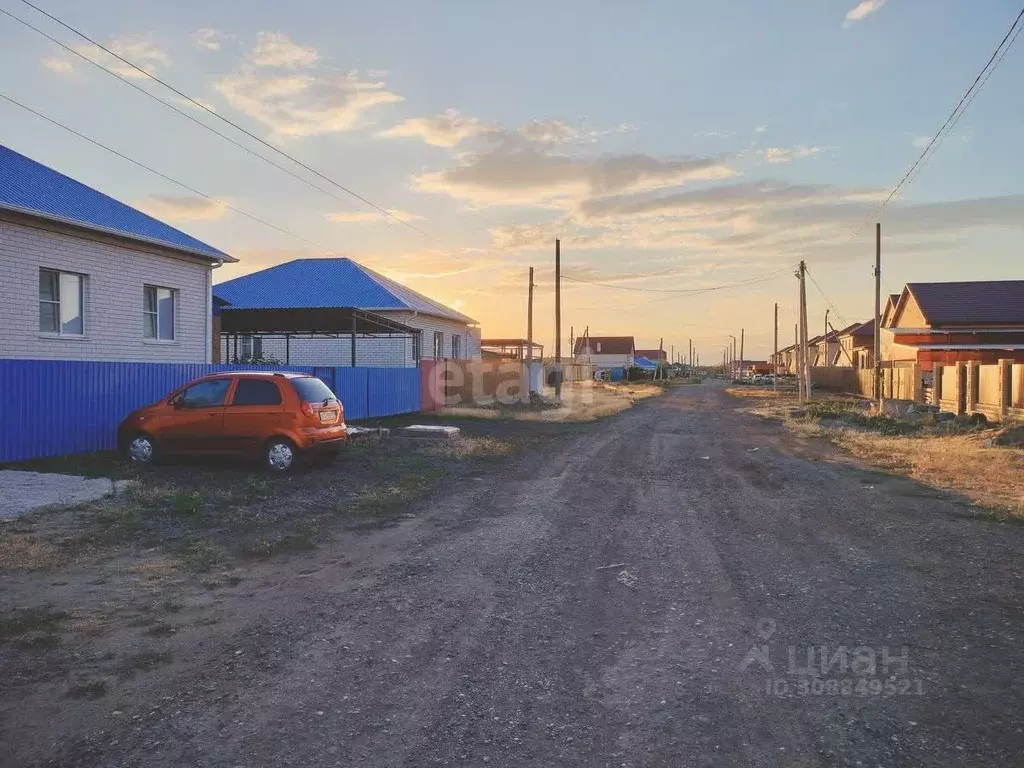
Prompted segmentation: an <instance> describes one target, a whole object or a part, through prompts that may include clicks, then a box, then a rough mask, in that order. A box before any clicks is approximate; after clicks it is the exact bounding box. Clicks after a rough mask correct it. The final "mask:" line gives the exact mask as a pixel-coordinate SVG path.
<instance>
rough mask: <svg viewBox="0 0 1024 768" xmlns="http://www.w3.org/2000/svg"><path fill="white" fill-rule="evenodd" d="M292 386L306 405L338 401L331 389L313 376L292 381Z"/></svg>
mask: <svg viewBox="0 0 1024 768" xmlns="http://www.w3.org/2000/svg"><path fill="white" fill-rule="evenodd" d="M292 386H293V387H295V392H296V393H297V394H298V395H299V399H300V400H302V402H304V403H322V402H323V401H324V400H328V399H330V400H337V399H338V398H337V397H336V396H335V394H334V393H333V392H331V388H330V387H328V386H327V385H326V384H324V383H323V382H322V381H320V379H317V378H315V377H313V376H302V377H299V378H296V379H292Z"/></svg>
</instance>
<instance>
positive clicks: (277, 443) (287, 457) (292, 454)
mask: <svg viewBox="0 0 1024 768" xmlns="http://www.w3.org/2000/svg"><path fill="white" fill-rule="evenodd" d="M296 458H297V451H296V450H295V446H294V445H292V443H291V441H290V440H285V439H284V438H280V437H279V438H274V439H273V440H270V441H269V442H268V443H267V445H266V447H265V448H264V449H263V466H265V467H266V468H267V469H269V470H270V471H271V472H287V471H288V470H289V469H291V468H292V466H293V465H294V464H295V460H296Z"/></svg>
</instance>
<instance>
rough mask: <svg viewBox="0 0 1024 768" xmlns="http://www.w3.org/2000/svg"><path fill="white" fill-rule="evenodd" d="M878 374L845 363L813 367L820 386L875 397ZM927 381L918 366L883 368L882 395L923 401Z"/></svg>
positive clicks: (812, 379)
mask: <svg viewBox="0 0 1024 768" xmlns="http://www.w3.org/2000/svg"><path fill="white" fill-rule="evenodd" d="M874 375H875V372H874V371H873V370H872V369H870V368H846V367H842V366H833V367H822V366H816V367H813V368H811V384H812V386H815V387H817V388H818V389H822V390H826V391H832V392H847V393H849V394H851V395H859V396H860V397H874V390H875V385H874ZM923 388H924V381H923V377H922V375H921V371H920V370H918V368H917V366H916V365H915V366H906V367H902V366H901V367H891V368H883V369H882V397H884V398H885V399H887V400H921V399H922V397H923V394H922V392H923Z"/></svg>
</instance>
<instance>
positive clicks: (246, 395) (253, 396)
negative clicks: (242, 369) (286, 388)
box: [231, 378, 281, 405]
mask: <svg viewBox="0 0 1024 768" xmlns="http://www.w3.org/2000/svg"><path fill="white" fill-rule="evenodd" d="M231 404H232V405H280V404H281V390H280V389H278V388H277V384H275V383H274V382H272V381H269V380H267V379H246V378H239V379H238V386H237V387H235V397H234V399H233V400H232V401H231Z"/></svg>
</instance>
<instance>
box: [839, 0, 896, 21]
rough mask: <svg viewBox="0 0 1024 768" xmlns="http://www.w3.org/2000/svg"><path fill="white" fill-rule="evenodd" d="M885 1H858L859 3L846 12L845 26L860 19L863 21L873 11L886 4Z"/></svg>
mask: <svg viewBox="0 0 1024 768" xmlns="http://www.w3.org/2000/svg"><path fill="white" fill-rule="evenodd" d="M885 3H886V0H861V2H859V3H857V5H855V6H854V7H853V8H851V9H850V11H849V13H847V14H846V19H845V20H844V21H843V26H844V27H848V26H850V25H851V24H855V23H856V22H858V21H863V20H864V19H866V18H867V17H868V16H870V15H871V14H872V13H874V12H875V11H877V10H879V9H880V8H881V7H882V6H883V5H885Z"/></svg>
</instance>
